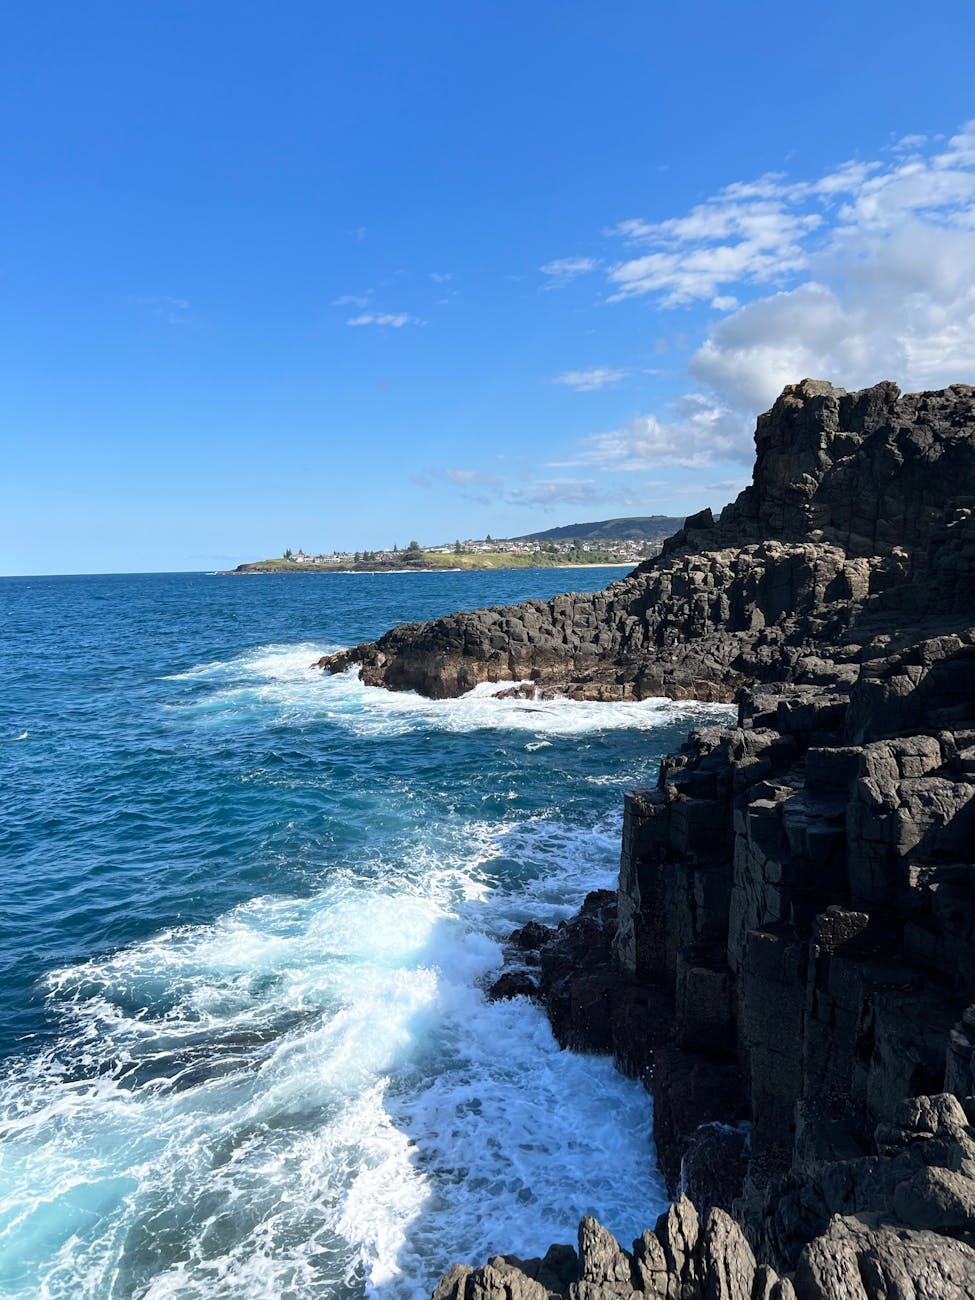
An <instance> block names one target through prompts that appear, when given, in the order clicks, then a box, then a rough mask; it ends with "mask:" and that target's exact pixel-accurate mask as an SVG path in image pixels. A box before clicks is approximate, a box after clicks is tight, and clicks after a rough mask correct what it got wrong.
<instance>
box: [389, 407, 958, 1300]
mask: <svg viewBox="0 0 975 1300" xmlns="http://www.w3.org/2000/svg"><path fill="white" fill-rule="evenodd" d="M756 444H757V448H758V457H757V462H756V472H755V481H754V483H753V485H752V487H751V488H749V489H746V491H745V492H744V493H742V494H741V496H740V497H739V498H738V500H737V501H736V502H735V503H734V505H733V506H731V507H729V508H728V509H727V510H726V511H724V512H723V514H722V516H721V518H720V520H718V521H713V520H711V519H710V518H708V517H704V518H701V517H699V518H698V519H696V520H689V521H688V524H687V525H686V527H685V529H684V530H683V531H682V532H681V533H679V534H677V535H676V536H675V537H674V538H672V539H671V540H670V541H669V542H668V543H667V545H666V547H665V551H664V554H663V555H662V556H661V558H660V560H659V561H658V562H657V563H656V564H654V565H649V566H646V567H645V569H644V570H643V571H642V573H641V574H639V575H637V578H635V579H631V580H629V582H630V583H631V584H634V585H628V584H626V583H624V584H616V588H615V589H614V588H610V589H609V592H607V593H604V596H605V597H606V598H607V599H608V601H609V602H610V603H609V604H608V605H607V609H609V608H610V605H611V604H612V602H614V601H615V602H618V601H619V600H620V599H621V597H620V594H619V591H618V589H620V588H624V587H625V588H626V590H627V593H628V594H627V597H626V598H627V599H630V600H633V601H637V600H639V599H642V596H645V595H646V594H647V593H648V592H653V593H654V597H653V599H654V600H656V601H657V602H658V603H657V604H653V603H652V601H651V602H648V604H647V605H646V607H645V608H644V611H643V614H642V615H641V620H642V621H641V628H642V631H641V632H640V633H639V634H635V633H632V632H631V633H629V634H628V635H630V638H631V639H630V641H629V642H628V643H627V644H629V645H634V644H636V641H637V640H638V639H639V637H640V636H642V637H643V641H642V643H641V644H642V647H643V648H642V650H641V652H640V655H633V656H631V657H630V658H628V659H627V658H626V655H627V654H628V653H629V652H628V651H626V652H624V651H623V650H622V649H621V648H620V646H621V645H622V642H618V641H617V640H613V641H612V644H613V646H614V647H615V648H614V649H613V650H612V652H611V653H612V655H614V656H615V658H613V661H612V667H611V668H607V669H606V671H607V672H608V673H610V674H611V675H612V674H617V678H616V679H614V680H615V684H616V686H618V687H619V688H620V689H621V690H625V691H627V692H629V693H632V694H640V693H641V692H642V686H641V683H647V682H651V681H652V682H654V683H655V684H656V686H666V687H668V688H669V689H667V690H665V691H664V692H663V693H677V692H678V691H679V690H681V689H683V686H684V685H685V684H688V683H689V682H691V681H692V680H698V679H699V678H698V677H696V676H695V675H696V674H697V675H700V674H703V676H704V678H705V679H706V680H707V681H708V682H709V683H710V684H711V686H712V688H713V690H714V692H716V693H720V691H721V690H726V691H727V692H728V693H730V692H731V690H732V689H733V688H735V689H737V698H738V704H739V716H738V722H737V725H736V726H733V727H711V728H705V729H701V730H699V731H696V732H694V733H692V735H691V736H690V738H689V739H688V741H687V743H686V744H685V745H684V746H683V747H682V748H681V750H680V751H679V752H678V753H676V754H673V755H670V756H669V757H668V758H666V759H665V760H664V762H663V764H662V766H661V771H660V777H659V781H658V784H657V785H656V786H655V787H653V788H646V789H639V790H635V791H633V792H631V793H630V794H629V795H628V796H627V798H626V802H625V810H624V830H623V843H622V855H621V867H620V880H619V890H618V894H617V896H616V899H615V900H613V899H612V897H607V896H605V895H594V896H590V898H589V899H588V900H587V903H586V906H585V907H584V908H583V910H582V912H581V913H580V914H579V916H578V917H576V918H574V919H573V920H572V921H570V922H566V923H564V924H563V925H561V926H560V927H559V928H558V930H557V931H555V932H546V931H544V930H543V929H542V928H541V927H535V928H534V929H531V927H526V928H525V930H523V931H522V932H520V935H521V938H520V941H519V944H520V946H519V949H518V951H519V954H520V956H519V962H520V965H519V967H518V969H519V970H520V972H521V976H522V980H521V984H520V987H519V988H517V989H515V988H514V987H512V988H511V989H510V990H508V992H514V993H524V992H526V991H527V992H530V993H531V994H532V995H533V996H536V997H538V998H540V999H541V1000H542V1001H544V1002H545V1003H546V1005H547V1007H548V1010H549V1014H550V1018H551V1020H552V1024H553V1028H554V1030H555V1032H556V1034H557V1035H558V1037H559V1039H560V1041H561V1042H562V1043H563V1044H564V1045H568V1046H573V1047H576V1048H582V1049H588V1050H596V1051H608V1052H612V1053H613V1054H614V1055H615V1058H616V1060H617V1063H618V1065H619V1066H620V1068H621V1069H623V1070H625V1071H627V1072H628V1073H630V1074H632V1075H634V1076H637V1077H642V1078H644V1079H645V1080H646V1082H647V1086H648V1087H649V1088H650V1089H651V1090H652V1093H653V1097H654V1137H655V1141H656V1143H657V1148H658V1154H659V1157H660V1164H661V1168H662V1170H663V1172H664V1174H665V1176H666V1178H667V1181H668V1183H669V1185H670V1188H671V1191H672V1193H673V1195H675V1196H677V1197H681V1198H682V1199H679V1200H678V1201H677V1203H676V1204H675V1205H674V1206H672V1207H671V1210H670V1211H668V1213H667V1215H665V1216H663V1218H662V1219H661V1220H660V1221H659V1222H658V1224H657V1226H656V1229H655V1231H654V1232H653V1233H645V1234H644V1235H643V1237H642V1238H641V1239H640V1240H639V1241H638V1242H635V1243H634V1244H633V1250H632V1251H631V1252H622V1251H621V1249H620V1248H619V1247H618V1246H617V1245H616V1244H615V1243H613V1248H612V1249H611V1248H610V1246H609V1245H608V1244H607V1243H606V1242H605V1235H606V1234H603V1235H602V1236H600V1235H599V1233H597V1232H596V1231H595V1229H594V1228H593V1227H592V1226H588V1227H585V1233H584V1234H582V1233H581V1235H580V1245H579V1252H578V1254H577V1256H576V1258H577V1267H576V1271H575V1273H574V1274H573V1276H572V1277H571V1278H570V1279H569V1280H568V1281H566V1280H565V1277H563V1279H562V1282H561V1283H560V1285H558V1286H554V1285H551V1284H550V1282H551V1279H550V1278H549V1277H548V1275H546V1276H545V1277H543V1276H542V1272H541V1270H540V1269H539V1270H536V1271H535V1272H534V1273H532V1267H533V1266H527V1265H526V1266H524V1267H523V1266H522V1265H520V1264H519V1263H518V1262H516V1261H511V1260H508V1261H501V1262H502V1263H503V1264H504V1267H505V1268H507V1269H509V1270H515V1271H516V1272H518V1271H520V1272H521V1274H522V1275H523V1276H524V1277H525V1278H526V1279H528V1280H529V1281H532V1282H533V1283H534V1284H535V1285H537V1286H538V1287H540V1288H541V1289H544V1290H546V1291H547V1292H548V1293H549V1294H553V1293H558V1294H560V1295H565V1296H567V1297H571V1300H597V1297H600V1298H601V1297H606V1298H607V1300H608V1297H610V1296H611V1295H612V1296H619V1295H631V1294H633V1293H635V1294H640V1293H643V1294H645V1295H654V1296H667V1297H673V1298H675V1300H676V1298H681V1300H699V1298H700V1300H703V1298H704V1297H712V1296H721V1297H725V1296H728V1297H730V1296H741V1297H745V1298H747V1300H758V1298H759V1297H771V1296H779V1297H785V1296H791V1295H793V1294H794V1295H796V1296H797V1297H798V1300H826V1298H827V1297H830V1298H839V1300H846V1298H849V1300H854V1298H855V1300H894V1298H895V1297H896V1298H897V1300H901V1298H905V1297H912V1298H914V1300H926V1298H927V1297H930V1298H931V1300H935V1298H940V1297H959V1298H960V1297H969V1298H972V1300H975V509H973V507H975V422H973V390H972V389H970V388H963V387H960V386H959V387H956V388H953V389H948V390H946V391H945V392H943V393H936V394H919V395H913V396H909V397H900V396H899V394H898V393H897V390H896V389H895V388H894V387H893V385H887V384H883V385H878V386H877V387H876V388H873V389H868V390H865V391H864V392H862V393H857V394H843V393H839V392H837V391H836V390H834V389H831V388H830V387H829V386H828V385H820V384H811V383H809V382H806V383H804V384H802V385H799V386H798V387H797V388H795V389H790V390H787V391H786V393H785V394H784V395H783V397H782V398H780V400H779V402H778V403H776V406H775V407H774V408H773V410H772V411H771V412H770V413H769V414H768V415H767V416H763V417H762V418H761V419H760V421H759V426H758V432H757V435H756ZM692 579H694V581H693V582H692ZM637 583H639V584H642V596H640V595H638V594H637V592H636V584H637ZM682 583H683V584H687V585H684V586H681V584H682ZM677 591H679V592H680V595H679V596H676V595H675V592H677ZM611 593H615V594H611ZM579 599H582V598H579ZM634 608H635V606H633V605H631V606H630V609H631V611H632V610H633V609H634ZM504 617H506V618H507V617H510V614H509V613H505V615H504ZM634 617H635V615H634ZM599 627H600V629H602V630H604V629H603V627H602V625H601V624H600V625H599ZM597 635H598V633H597ZM606 635H609V636H610V637H611V639H612V638H614V637H616V633H606ZM681 636H691V637H693V638H694V640H693V643H691V644H687V643H680V640H679V638H680V637H681ZM377 644H379V645H381V644H382V643H377ZM566 653H568V652H566ZM390 662H392V661H390ZM460 662H461V661H458V663H460ZM565 662H566V661H565V657H563V665H564V664H565ZM578 663H579V661H578V660H575V661H574V663H573V667H572V672H577V669H578ZM546 671H547V670H546ZM602 671H603V670H602V669H600V668H598V667H593V668H592V669H591V670H590V669H586V670H585V675H584V678H579V677H578V676H577V677H576V678H574V679H573V680H577V681H583V680H584V682H585V683H586V685H585V686H584V689H585V690H587V691H588V690H590V689H592V690H596V689H597V683H598V681H599V680H600V673H601V672H602ZM627 674H629V676H627ZM567 680H568V677H567ZM606 680H608V679H604V685H605V681H606ZM647 693H649V692H647ZM689 693H694V692H693V690H690V689H689ZM709 698H714V694H712V695H711V696H710V697H709ZM526 931H529V932H530V933H528V934H527V935H526ZM505 995H506V991H505V989H504V988H501V989H500V990H498V992H497V996H505ZM685 1193H686V1194H687V1196H689V1197H690V1199H687V1196H682V1194H685ZM692 1202H693V1203H696V1205H697V1207H698V1208H697V1210H695V1209H694V1204H692ZM698 1211H700V1212H701V1214H702V1215H703V1218H702V1219H701V1220H699V1218H698ZM584 1224H585V1221H584ZM600 1232H601V1230H600ZM583 1236H585V1241H586V1242H587V1243H588V1242H591V1241H593V1240H597V1239H598V1240H599V1241H602V1242H603V1246H602V1247H601V1254H600V1259H603V1258H604V1257H605V1259H606V1260H609V1261H610V1262H609V1263H600V1264H599V1265H598V1266H597V1265H594V1264H591V1263H587V1262H586V1260H587V1259H588V1258H589V1257H590V1255H591V1247H590V1246H588V1245H585V1246H584V1243H583ZM610 1241H612V1239H610ZM562 1249H563V1251H564V1249H565V1248H562ZM614 1250H615V1252H616V1253H614ZM587 1251H588V1252H589V1255H587V1254H586V1252H587ZM563 1258H564V1256H563ZM620 1260H623V1261H624V1262H625V1267H624V1264H623V1263H620ZM498 1267H500V1265H498ZM627 1268H628V1269H629V1274H628V1276H625V1274H626V1269H627ZM481 1273H482V1271H480V1270H478V1271H469V1272H465V1273H464V1275H463V1278H461V1277H459V1275H458V1277H457V1278H455V1282H456V1288H455V1290H454V1291H452V1292H450V1295H451V1297H453V1296H455V1295H456V1297H457V1300H475V1296H476V1295H477V1294H478V1288H479V1287H481V1286H482V1285H484V1281H483V1278H482V1276H481ZM508 1276H509V1280H508V1282H506V1283H505V1286H506V1287H507V1290H506V1295H509V1296H510V1297H512V1298H513V1297H514V1295H515V1292H516V1290H517V1286H518V1285H520V1283H519V1282H517V1279H515V1280H514V1281H512V1280H511V1279H512V1278H514V1274H513V1273H512V1274H509V1275H508ZM533 1294H534V1293H533ZM445 1295H446V1293H445Z"/></svg>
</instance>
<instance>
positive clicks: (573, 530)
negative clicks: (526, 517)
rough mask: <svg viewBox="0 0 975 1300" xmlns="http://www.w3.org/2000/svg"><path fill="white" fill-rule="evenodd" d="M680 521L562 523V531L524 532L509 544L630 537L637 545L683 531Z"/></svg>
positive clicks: (635, 518) (658, 517) (661, 517)
mask: <svg viewBox="0 0 975 1300" xmlns="http://www.w3.org/2000/svg"><path fill="white" fill-rule="evenodd" d="M683 526H684V520H683V519H680V518H677V517H676V516H674V515H634V516H631V517H630V518H628V519H599V520H597V521H596V522H595V523H588V524H566V525H565V527H564V528H546V529H545V530H544V532H541V533H524V534H523V535H522V536H521V537H512V538H510V539H509V540H510V541H512V542H568V541H571V540H572V539H573V538H574V537H577V538H578V539H579V541H580V542H617V541H621V540H622V539H623V538H625V537H632V538H634V539H635V540H636V541H641V542H657V541H659V540H660V539H661V538H663V537H669V536H670V534H671V533H676V532H677V530H678V528H683Z"/></svg>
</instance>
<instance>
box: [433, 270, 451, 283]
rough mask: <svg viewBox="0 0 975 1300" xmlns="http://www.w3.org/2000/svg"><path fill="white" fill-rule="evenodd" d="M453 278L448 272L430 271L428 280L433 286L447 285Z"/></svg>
mask: <svg viewBox="0 0 975 1300" xmlns="http://www.w3.org/2000/svg"><path fill="white" fill-rule="evenodd" d="M453 278H454V277H453V274H452V272H450V271H431V272H430V279H431V280H432V281H433V283H434V284H447V283H449V281H451V280H452V279H453Z"/></svg>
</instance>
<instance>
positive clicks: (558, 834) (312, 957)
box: [0, 569, 728, 1300]
mask: <svg viewBox="0 0 975 1300" xmlns="http://www.w3.org/2000/svg"><path fill="white" fill-rule="evenodd" d="M618 577H619V570H615V569H575V570H572V571H559V570H551V569H542V570H517V571H498V572H487V573H414V574H410V573H407V574H356V575H302V574H298V575H292V574H282V575H259V576H253V577H232V576H220V575H208V574H150V575H123V576H95V577H63V578H56V577H51V578H5V579H0V618H2V623H0V672H2V682H3V688H2V692H0V808H2V815H0V875H2V880H0V899H2V905H0V1054H2V1056H0V1296H3V1297H32V1298H33V1297H59V1298H60V1297H64V1298H65V1300H67V1298H68V1297H70V1298H71V1300H81V1298H83V1297H84V1298H91V1300H106V1298H108V1297H112V1298H113V1300H114V1298H115V1297H146V1298H148V1297H151V1298H152V1300H161V1298H162V1297H180V1298H184V1297H185V1298H187V1300H188V1298H190V1297H194V1298H196V1297H198V1298H200V1300H202V1298H204V1297H206V1300H219V1298H221V1297H234V1300H253V1298H256V1297H288V1298H290V1297H294V1300H298V1297H301V1298H302V1300H305V1298H318V1297H329V1298H335V1300H338V1298H340V1297H343V1298H344V1297H362V1296H375V1297H389V1300H400V1298H401V1297H402V1298H404V1300H405V1298H407V1297H410V1298H412V1297H426V1296H428V1295H429V1293H430V1290H431V1288H432V1286H433V1285H434V1284H435V1282H436V1280H437V1278H438V1277H439V1275H440V1273H441V1272H443V1271H444V1270H445V1268H446V1267H447V1266H448V1265H449V1264H450V1263H452V1262H453V1261H455V1260H466V1261H469V1262H482V1261H483V1260H484V1259H486V1258H487V1256H488V1255H489V1254H492V1253H494V1252H496V1251H506V1252H507V1251H514V1252H517V1253H520V1254H523V1255H531V1254H535V1253H538V1252H540V1251H543V1250H544V1249H545V1248H546V1247H547V1246H548V1244H549V1243H551V1242H553V1241H572V1240H574V1236H575V1230H576V1226H577V1223H578V1219H579V1217H580V1216H581V1215H582V1214H583V1213H586V1212H590V1213H594V1214H596V1215H597V1217H599V1218H600V1220H601V1221H603V1222H604V1223H605V1224H606V1225H607V1226H608V1227H609V1228H610V1229H611V1230H612V1231H613V1232H614V1233H616V1234H617V1235H619V1236H620V1238H621V1239H622V1240H623V1241H624V1242H625V1243H627V1244H628V1243H629V1241H630V1240H631V1239H632V1238H633V1237H634V1236H635V1235H636V1234H637V1233H639V1232H640V1231H641V1230H642V1229H643V1228H644V1227H646V1226H648V1225H650V1224H652V1222H653V1220H654V1218H655V1217H656V1215H657V1214H658V1213H659V1211H660V1209H661V1208H662V1206H663V1205H664V1204H665V1199H666V1198H665V1193H664V1189H663V1187H662V1184H661V1180H660V1177H659V1173H658V1171H657V1169H656V1166H655V1162H654V1157H653V1149H652V1140H651V1134H652V1114H651V1103H650V1098H649V1096H648V1094H647V1092H646V1091H645V1089H644V1088H643V1087H642V1085H641V1084H640V1083H638V1082H634V1081H631V1080H627V1079H624V1078H623V1077H621V1076H620V1075H619V1074H617V1073H616V1072H615V1071H614V1069H613V1067H612V1063H611V1062H610V1061H609V1060H606V1059H603V1058H598V1057H593V1056H585V1055H577V1054H574V1053H570V1052H562V1051H560V1050H559V1048H558V1046H557V1044H556V1043H555V1041H554V1039H553V1038H552V1035H551V1032H550V1030H549V1027H548V1023H547V1020H546V1019H545V1016H544V1014H543V1013H542V1012H541V1011H540V1010H539V1009H538V1008H537V1007H535V1006H534V1005H532V1004H531V1003H529V1002H528V1001H526V1000H525V999H521V998H519V999H516V1000H514V1001H510V1002H503V1003H494V1004H492V1003H489V1002H487V1001H486V1000H485V997H484V989H485V986H486V985H487V984H489V983H490V981H491V979H492V977H493V976H494V975H495V974H496V972H497V971H498V968H499V965H500V962H501V958H502V940H503V938H504V937H505V935H506V934H507V933H508V931H510V930H511V929H512V928H513V927H514V926H516V925H519V924H522V923H523V922H525V921H526V920H529V919H532V918H534V919H537V920H541V921H544V922H546V923H548V924H555V923H557V922H558V920H560V919H562V918H564V917H566V916H568V915H570V914H571V913H572V911H573V910H574V909H575V908H576V907H577V906H578V905H579V903H580V902H581V900H582V898H583V897H584V895H585V894H586V892H587V891H588V890H590V889H593V888H599V887H607V886H608V887H612V886H613V885H614V884H615V877H616V870H617V866H618V858H619V829H620V821H621V809H622V794H623V791H624V790H625V789H626V788H627V787H629V786H631V785H634V784H640V783H647V782H651V781H653V780H655V778H656V772H657V767H658V764H659V760H660V757H661V756H662V755H663V754H664V753H665V752H666V751H667V750H669V749H672V748H674V747H675V746H676V745H677V744H679V743H680V741H681V739H682V738H683V736H684V734H685V733H686V732H687V730H688V729H689V727H691V726H693V725H698V724H701V723H703V722H710V721H716V720H723V719H725V718H726V717H727V716H728V712H727V710H725V709H721V708H714V707H710V708H708V707H705V706H698V705H693V704H690V705H689V704H680V705H675V704H672V703H668V702H665V701H645V702H643V703H641V704H632V703H630V704H622V703H621V704H594V703H573V702H563V701H555V702H546V703H530V702H526V701H523V700H497V699H493V698H491V697H490V695H489V694H488V693H487V692H486V691H485V689H484V688H479V689H478V690H477V691H475V692H474V693H473V694H471V695H469V696H466V697H465V698H463V699H459V700H450V701H443V702H431V701H428V700H424V699H421V698H419V697H417V696H415V695H412V694H409V695H407V694H390V693H387V692H384V691H380V690H377V689H373V688H366V687H363V686H362V685H361V683H360V682H359V681H358V678H357V677H356V676H355V675H354V673H350V674H346V675H343V676H338V677H326V676H324V675H323V674H322V673H321V672H319V671H317V670H315V669H313V668H312V667H311V664H312V663H313V661H314V660H315V659H317V658H318V656H319V655H321V654H323V653H324V652H326V651H330V650H334V649H337V648H339V647H341V646H344V645H349V644H352V643H354V642H356V641H359V640H362V639H364V638H367V637H371V636H375V635H378V634H379V633H380V632H382V631H383V630H385V629H386V628H387V627H389V626H390V625H392V624H393V623H396V622H399V621H402V620H404V619H413V618H428V617H433V616H436V615H439V614H444V613H447V612H449V611H450V610H453V609H459V608H463V607H475V606H479V605H492V604H501V603H507V602H510V601H515V600H519V599H524V598H527V597H531V596H542V597H547V596H550V595H553V594H554V593H556V592H557V591H560V590H564V589H566V588H568V587H572V588H574V589H576V590H593V589H595V588H597V587H601V586H604V585H605V584H606V583H607V582H610V581H613V580H615V579H616V578H618Z"/></svg>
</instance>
